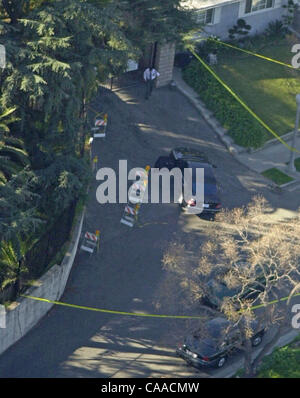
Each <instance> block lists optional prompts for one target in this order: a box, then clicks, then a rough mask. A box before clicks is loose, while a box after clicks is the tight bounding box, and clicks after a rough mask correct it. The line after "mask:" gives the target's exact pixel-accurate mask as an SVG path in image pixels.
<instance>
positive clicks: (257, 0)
mask: <svg viewBox="0 0 300 398" xmlns="http://www.w3.org/2000/svg"><path fill="white" fill-rule="evenodd" d="M273 7H274V0H246V9H245V14H249V13H251V12H255V11H259V10H264V9H266V8H273Z"/></svg>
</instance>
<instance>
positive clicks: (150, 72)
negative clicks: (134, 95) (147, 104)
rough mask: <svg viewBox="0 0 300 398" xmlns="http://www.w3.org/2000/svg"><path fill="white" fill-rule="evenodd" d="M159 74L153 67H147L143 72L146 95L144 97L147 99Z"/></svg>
mask: <svg viewBox="0 0 300 398" xmlns="http://www.w3.org/2000/svg"><path fill="white" fill-rule="evenodd" d="M159 75H160V73H159V72H157V70H156V69H154V68H153V67H151V68H147V69H146V70H145V72H144V80H145V82H146V96H145V98H146V99H148V98H149V97H150V95H151V93H152V90H153V87H154V80H155V79H156V78H157V77H158V76H159Z"/></svg>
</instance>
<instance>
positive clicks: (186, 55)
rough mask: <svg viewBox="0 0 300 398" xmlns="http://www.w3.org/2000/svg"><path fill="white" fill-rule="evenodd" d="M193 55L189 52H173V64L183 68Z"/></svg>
mask: <svg viewBox="0 0 300 398" xmlns="http://www.w3.org/2000/svg"><path fill="white" fill-rule="evenodd" d="M193 58H195V57H194V55H193V54H191V53H190V52H187V51H186V52H180V53H177V54H175V60H174V66H177V67H178V68H184V67H186V66H187V65H189V63H190V62H191V61H192V60H193Z"/></svg>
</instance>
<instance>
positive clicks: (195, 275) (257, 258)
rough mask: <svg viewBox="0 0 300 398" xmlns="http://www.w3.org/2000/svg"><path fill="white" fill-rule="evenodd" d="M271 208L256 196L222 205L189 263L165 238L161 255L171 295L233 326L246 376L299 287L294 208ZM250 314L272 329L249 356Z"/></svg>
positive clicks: (285, 319) (299, 240)
mask: <svg viewBox="0 0 300 398" xmlns="http://www.w3.org/2000/svg"><path fill="white" fill-rule="evenodd" d="M272 213H273V211H272V208H271V207H270V205H269V204H268V202H267V201H266V200H265V199H264V198H263V197H261V196H257V197H255V198H254V199H253V201H252V202H251V203H250V204H249V205H248V206H245V207H243V208H236V209H234V210H231V211H229V210H224V211H223V212H221V213H220V214H219V215H218V217H217V219H216V222H217V224H216V228H214V229H213V230H212V232H211V233H209V235H208V236H207V239H206V241H205V242H204V243H203V244H202V245H200V248H199V250H195V252H194V253H193V256H192V257H193V261H192V262H193V266H191V261H187V260H186V258H185V257H186V256H188V255H189V253H187V251H185V250H184V247H183V246H180V245H179V244H178V243H177V244H174V243H171V245H170V247H169V248H168V250H167V251H166V253H165V255H164V257H163V260H162V262H163V268H164V269H165V270H167V271H168V272H170V273H172V274H176V276H177V278H178V283H177V292H176V294H177V295H178V289H181V290H182V293H183V294H184V295H185V297H186V298H187V299H188V300H189V301H190V303H191V304H193V305H198V306H199V307H200V304H201V302H202V307H203V305H205V307H207V308H208V309H209V310H210V316H211V317H215V316H216V311H218V312H219V314H220V313H222V314H223V315H224V316H225V317H226V318H227V319H228V320H230V321H231V322H232V323H233V324H234V325H235V326H237V327H238V328H239V330H240V334H241V344H240V348H241V349H242V350H243V351H244V359H245V363H244V367H245V375H246V376H247V377H251V376H253V375H254V374H255V371H256V369H257V366H258V365H259V363H260V361H261V360H262V358H263V357H264V356H265V355H266V353H267V352H268V351H269V349H270V348H271V347H272V346H273V345H274V344H275V343H276V341H277V340H278V338H279V337H280V335H281V334H282V331H283V330H284V328H286V327H287V325H288V323H289V319H290V311H289V310H288V309H289V304H290V300H291V298H292V296H293V295H294V294H295V293H296V291H297V290H300V265H299V260H300V212H299V211H298V213H297V214H296V216H295V217H294V218H293V219H289V220H276V219H274V217H272ZM196 244H197V245H198V246H199V242H196ZM195 258H197V261H195ZM187 264H189V265H187ZM221 285H222V287H223V288H224V289H223V291H222V292H221V293H220V292H219V290H218V287H219V286H221ZM166 294H170V291H168V292H166ZM283 297H286V299H284V300H282V298H283ZM204 299H205V301H204ZM203 303H204V304H203ZM253 320H256V321H257V322H258V324H259V325H260V327H261V326H263V327H264V328H265V329H266V330H267V329H271V330H270V332H271V331H272V333H269V335H270V339H269V340H268V343H267V344H266V345H265V346H264V347H263V349H262V350H261V352H260V353H259V355H258V356H256V358H255V359H253V355H252V350H253V347H252V343H251V337H252V336H253V333H254V331H253V329H252V328H251V327H250V324H251V323H253Z"/></svg>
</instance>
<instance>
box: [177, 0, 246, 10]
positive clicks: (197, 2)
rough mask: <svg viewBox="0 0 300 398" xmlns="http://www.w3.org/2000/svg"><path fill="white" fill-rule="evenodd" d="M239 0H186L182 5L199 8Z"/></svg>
mask: <svg viewBox="0 0 300 398" xmlns="http://www.w3.org/2000/svg"><path fill="white" fill-rule="evenodd" d="M237 1H239V0H187V1H185V2H183V4H182V5H183V6H184V7H186V8H189V9H192V8H194V9H195V10H201V9H205V8H211V7H218V6H221V5H224V4H231V3H236V2H237Z"/></svg>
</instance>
